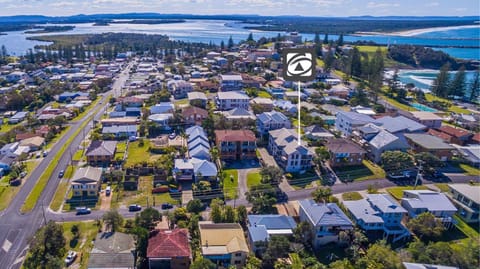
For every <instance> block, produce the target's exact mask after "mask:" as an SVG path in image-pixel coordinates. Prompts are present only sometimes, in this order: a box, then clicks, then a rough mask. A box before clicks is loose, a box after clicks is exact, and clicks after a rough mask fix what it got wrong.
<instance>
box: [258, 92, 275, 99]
mask: <svg viewBox="0 0 480 269" xmlns="http://www.w3.org/2000/svg"><path fill="white" fill-rule="evenodd" d="M258 97H263V98H272V95H271V94H270V93H268V92H267V91H258Z"/></svg>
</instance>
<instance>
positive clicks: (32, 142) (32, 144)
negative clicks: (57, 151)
mask: <svg viewBox="0 0 480 269" xmlns="http://www.w3.org/2000/svg"><path fill="white" fill-rule="evenodd" d="M44 144H45V138H43V137H41V136H34V137H30V138H27V139H23V140H21V141H20V144H19V145H18V146H19V147H28V148H29V149H30V150H29V152H32V151H36V150H39V149H40V148H41V147H42V146H43V145H44Z"/></svg>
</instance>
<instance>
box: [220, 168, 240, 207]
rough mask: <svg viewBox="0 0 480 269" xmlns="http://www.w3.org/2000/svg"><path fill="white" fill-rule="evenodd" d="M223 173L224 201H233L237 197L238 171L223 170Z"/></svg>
mask: <svg viewBox="0 0 480 269" xmlns="http://www.w3.org/2000/svg"><path fill="white" fill-rule="evenodd" d="M223 172H224V173H225V178H224V180H223V193H224V194H225V199H229V200H232V199H235V198H237V196H238V194H237V189H238V171H237V170H236V169H226V170H223Z"/></svg>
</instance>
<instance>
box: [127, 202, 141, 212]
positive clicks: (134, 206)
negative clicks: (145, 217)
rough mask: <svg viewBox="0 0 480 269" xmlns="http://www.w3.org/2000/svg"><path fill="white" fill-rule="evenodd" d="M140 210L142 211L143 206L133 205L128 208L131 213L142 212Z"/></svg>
mask: <svg viewBox="0 0 480 269" xmlns="http://www.w3.org/2000/svg"><path fill="white" fill-rule="evenodd" d="M140 210H142V206H141V205H137V204H133V205H129V206H128V211H130V212H134V211H140Z"/></svg>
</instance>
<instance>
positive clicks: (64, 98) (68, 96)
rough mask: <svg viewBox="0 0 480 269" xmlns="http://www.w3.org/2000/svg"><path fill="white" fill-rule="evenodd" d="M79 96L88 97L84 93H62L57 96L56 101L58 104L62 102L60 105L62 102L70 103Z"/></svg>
mask: <svg viewBox="0 0 480 269" xmlns="http://www.w3.org/2000/svg"><path fill="white" fill-rule="evenodd" d="M79 96H85V97H88V93H85V92H64V93H62V94H59V95H58V98H57V100H58V101H59V102H62V103H63V102H70V101H72V100H73V99H75V98H77V97H79Z"/></svg>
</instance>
